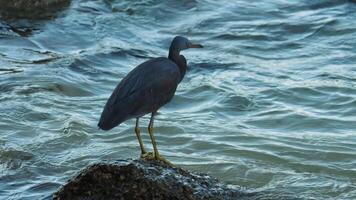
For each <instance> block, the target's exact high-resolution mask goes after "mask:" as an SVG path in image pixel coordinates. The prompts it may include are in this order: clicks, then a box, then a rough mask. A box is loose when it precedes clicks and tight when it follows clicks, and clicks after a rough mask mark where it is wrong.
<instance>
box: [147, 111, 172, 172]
mask: <svg viewBox="0 0 356 200" xmlns="http://www.w3.org/2000/svg"><path fill="white" fill-rule="evenodd" d="M154 115H155V113H154V112H153V113H152V115H151V119H150V123H149V125H148V133H149V134H150V138H151V142H152V145H153V150H154V158H155V159H156V160H161V161H163V162H165V163H166V164H168V165H170V166H173V164H172V163H171V162H169V161H168V160H167V159H165V158H164V157H162V156H160V155H159V153H158V149H157V143H156V139H155V137H154V135H153V120H154Z"/></svg>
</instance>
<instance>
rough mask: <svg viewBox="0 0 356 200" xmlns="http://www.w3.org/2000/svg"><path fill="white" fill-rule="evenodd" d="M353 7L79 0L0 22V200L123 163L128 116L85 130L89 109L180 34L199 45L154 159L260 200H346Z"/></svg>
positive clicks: (353, 173)
mask: <svg viewBox="0 0 356 200" xmlns="http://www.w3.org/2000/svg"><path fill="white" fill-rule="evenodd" d="M355 10H356V4H354V3H352V2H351V1H346V0H345V1H331V0H330V1H315V2H314V1H313V2H311V1H288V2H287V1H281V0H278V1H265V2H251V1H245V0H240V1H218V2H216V1H210V0H195V1H190V0H185V1H174V0H169V1H164V2H161V1H118V0H110V1H102V0H96V1H84V0H79V1H74V2H73V3H72V4H71V5H70V7H69V9H68V10H66V11H64V12H62V13H60V14H59V15H58V17H57V18H55V19H53V20H45V21H42V20H36V21H35V20H28V21H26V20H25V21H17V22H16V21H14V22H11V24H10V23H9V22H4V21H1V22H0V92H1V95H0V102H1V105H0V130H1V133H2V134H0V197H3V198H5V199H6V198H9V199H21V198H27V199H41V198H49V197H50V195H51V193H52V192H53V191H55V190H56V189H57V188H58V186H59V185H60V184H62V183H64V182H65V181H66V180H67V179H68V178H69V177H71V176H72V175H73V174H74V173H75V172H76V171H77V170H78V169H80V168H82V167H84V166H86V165H88V164H90V163H94V162H99V161H103V160H114V159H119V158H121V159H122V158H127V157H137V156H138V154H139V147H138V143H137V141H136V137H135V134H134V133H133V126H134V121H132V120H131V121H127V122H125V123H123V124H122V125H120V126H119V127H117V128H115V129H114V130H112V131H109V132H103V131H99V130H98V128H97V127H96V124H97V121H98V118H99V115H100V113H101V110H102V107H103V105H104V104H105V101H106V99H107V98H108V96H109V95H110V94H111V92H112V90H113V89H114V88H115V86H116V84H117V83H118V82H119V81H120V80H121V79H122V78H123V77H124V76H125V75H126V74H127V73H128V72H129V71H130V70H131V69H132V68H133V67H134V66H136V65H138V64H139V63H141V62H143V61H145V60H146V59H149V58H152V57H155V56H166V55H167V54H168V46H169V43H170V41H171V39H172V38H173V36H175V35H184V36H187V37H189V38H191V39H192V40H195V41H199V42H200V43H202V44H204V46H205V48H204V49H199V50H189V51H184V52H183V54H184V55H185V57H186V58H187V60H188V63H189V69H188V72H187V75H186V77H185V79H184V80H183V81H182V83H181V84H180V86H179V88H178V90H177V92H176V96H175V97H174V99H173V100H172V102H171V103H170V104H168V105H166V106H165V107H164V108H162V109H161V110H160V112H159V115H158V116H157V120H156V123H155V126H156V128H155V131H156V135H157V136H156V137H157V140H158V145H159V148H160V150H161V152H162V154H163V155H165V156H166V157H168V158H169V159H170V160H171V161H172V162H174V163H176V164H178V165H180V166H183V167H185V168H188V169H190V170H193V171H200V172H205V173H209V174H211V175H213V176H216V177H218V178H219V179H221V180H223V181H225V182H227V183H230V184H234V185H240V186H242V187H244V188H246V189H247V190H248V191H252V192H260V193H261V195H266V194H269V193H270V194H271V195H272V196H273V194H276V193H279V194H285V193H288V194H289V193H290V194H292V195H293V196H295V197H300V198H306V199H308V198H316V199H354V198H356V192H355V191H356V153H355V152H356V135H355V131H356V125H355V124H356V100H355V99H356V98H355V97H356V85H355V83H356V78H355V77H356V68H355V62H356V56H355V55H356V54H355V53H356V49H355V48H356V42H355V41H356V35H355V34H354V33H355V31H356V20H355V19H356V14H355V13H356V12H355ZM15 25H18V26H15ZM11 27H26V28H27V29H30V30H31V31H30V32H28V34H20V33H19V32H16V31H14V30H13V29H12V28H11ZM23 30H26V29H23ZM147 124H148V118H144V119H143V120H142V121H141V126H142V127H144V126H147ZM144 130H145V129H143V130H142V131H143V139H144V142H145V143H146V144H147V146H148V147H150V146H149V141H150V140H149V137H148V134H146V131H144ZM278 197H279V198H281V199H283V197H282V196H281V195H279V196H278ZM276 198H277V197H276Z"/></svg>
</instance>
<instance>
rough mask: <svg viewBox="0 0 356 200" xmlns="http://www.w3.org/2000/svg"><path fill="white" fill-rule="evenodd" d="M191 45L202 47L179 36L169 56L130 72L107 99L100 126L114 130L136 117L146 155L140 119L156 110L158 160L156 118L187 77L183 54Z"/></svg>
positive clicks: (150, 61)
mask: <svg viewBox="0 0 356 200" xmlns="http://www.w3.org/2000/svg"><path fill="white" fill-rule="evenodd" d="M188 48H202V46H201V45H199V44H193V43H191V42H190V41H189V40H188V39H186V38H184V37H181V36H177V37H175V38H174V39H173V41H172V43H171V46H170V49H169V56H168V58H165V57H159V58H154V59H151V60H148V61H146V62H144V63H142V64H140V65H138V66H137V67H136V68H134V69H133V70H132V71H131V72H130V73H128V74H127V75H126V77H125V78H123V79H122V80H121V82H120V83H119V84H118V85H117V87H116V88H115V90H114V92H113V93H112V94H111V96H110V98H109V99H108V101H107V102H106V105H105V107H104V110H103V112H102V114H101V117H100V121H99V124H98V126H99V127H100V128H101V129H103V130H110V129H112V128H114V127H115V126H118V125H119V124H120V123H122V122H124V121H125V120H128V119H131V118H136V119H137V122H136V129H135V131H136V134H137V137H138V139H139V142H140V146H141V151H142V154H145V153H146V151H145V150H144V148H143V144H142V141H141V138H140V133H139V129H138V119H139V118H140V117H142V116H143V115H145V114H148V113H152V116H151V121H150V125H149V132H150V136H151V139H152V143H153V146H154V148H155V152H154V153H155V158H156V159H158V151H157V152H156V147H155V141H154V137H153V132H152V126H153V117H154V114H155V113H156V112H157V110H158V109H159V108H160V107H162V106H163V105H165V104H166V103H168V102H169V101H170V100H171V99H172V98H173V96H174V93H175V91H176V89H177V86H178V84H179V83H180V82H181V80H182V79H183V77H184V75H185V72H186V68H187V62H186V59H185V58H184V56H182V55H179V53H180V51H181V50H184V49H188ZM151 132H152V133H151ZM143 156H144V155H143Z"/></svg>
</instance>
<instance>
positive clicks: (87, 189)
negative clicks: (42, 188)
mask: <svg viewBox="0 0 356 200" xmlns="http://www.w3.org/2000/svg"><path fill="white" fill-rule="evenodd" d="M241 195H242V192H240V191H239V190H238V189H237V188H233V187H231V186H227V185H225V184H223V183H221V182H219V181H218V180H217V179H215V178H212V177H210V176H208V175H205V174H193V173H190V172H188V171H186V170H183V169H181V168H176V167H171V166H168V165H166V164H164V163H161V162H157V161H153V160H149V161H148V160H122V161H116V162H114V163H109V164H94V165H92V166H89V167H88V168H86V169H84V170H83V171H81V172H80V173H79V174H78V175H77V176H76V177H74V178H73V179H72V180H71V181H69V182H68V183H67V184H65V185H64V186H62V188H61V189H60V190H59V191H58V192H56V193H55V194H54V197H53V199H55V200H66V199H71V200H79V199H80V200H84V199H86V200H96V199H106V200H110V199H125V200H126V199H137V200H140V199H155V200H163V199H171V200H178V199H179V200H195V199H207V200H208V199H209V200H210V199H211V200H213V199H214V200H220V199H221V200H229V199H231V200H232V199H239V197H240V196H241Z"/></svg>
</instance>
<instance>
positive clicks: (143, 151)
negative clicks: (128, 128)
mask: <svg viewBox="0 0 356 200" xmlns="http://www.w3.org/2000/svg"><path fill="white" fill-rule="evenodd" d="M138 122H139V118H138V117H137V118H136V126H135V133H136V136H137V139H138V142H139V143H140V148H141V157H145V156H146V154H147V152H146V150H145V147H144V146H143V142H142V139H141V135H140V127H139V124H138Z"/></svg>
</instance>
